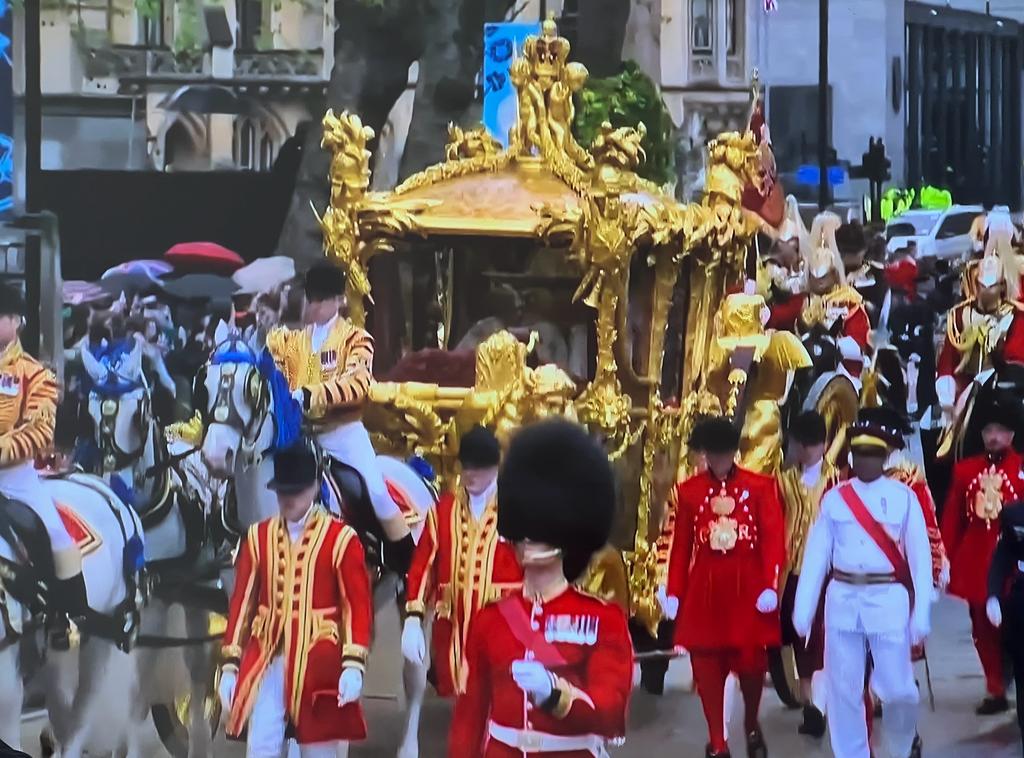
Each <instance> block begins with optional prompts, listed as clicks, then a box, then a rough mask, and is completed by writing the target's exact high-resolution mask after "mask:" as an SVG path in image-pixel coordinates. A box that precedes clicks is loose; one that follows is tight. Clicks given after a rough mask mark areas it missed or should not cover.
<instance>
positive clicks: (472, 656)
mask: <svg viewBox="0 0 1024 758" xmlns="http://www.w3.org/2000/svg"><path fill="white" fill-rule="evenodd" d="M505 603H508V604H510V606H511V610H514V611H515V612H519V613H521V614H522V618H523V622H524V623H525V624H526V626H527V627H533V632H532V633H533V634H535V635H537V636H538V637H539V638H540V639H541V640H543V641H544V642H545V643H546V645H548V646H550V648H553V649H554V651H555V653H556V654H557V655H558V657H559V658H560V659H561V660H560V661H558V662H557V663H552V662H549V661H547V660H544V657H545V656H544V654H543V653H542V652H541V651H540V650H538V649H536V646H535V645H533V644H527V643H529V642H530V641H529V640H527V641H525V642H524V640H523V639H522V637H523V636H524V635H523V633H522V632H519V633H516V632H514V631H513V629H512V627H511V626H510V625H509V621H508V620H507V618H506V611H503V609H502V606H503V605H504V604H505ZM508 612H511V611H508ZM531 622H532V623H531ZM528 652H529V655H528ZM534 654H536V660H538V661H540V662H541V663H543V664H544V665H545V667H546V668H547V669H548V671H550V672H551V673H552V674H553V675H554V677H555V688H554V690H555V691H554V693H553V697H552V700H551V702H550V703H546V704H545V706H546V707H539V706H533V705H532V704H531V703H530V702H529V700H528V698H527V696H526V694H525V693H524V692H523V691H522V690H521V689H519V686H518V685H517V684H516V683H515V681H514V680H513V679H512V663H513V662H514V661H518V660H522V659H524V658H528V657H531V656H532V655H534ZM466 662H467V673H468V677H467V681H466V691H465V693H464V694H463V695H460V696H459V698H458V700H457V701H456V703H455V714H454V716H453V718H452V727H451V733H450V735H449V740H448V755H449V756H451V758H480V757H481V756H483V757H484V758H523V757H524V756H541V753H533V752H530V751H523V750H517V749H514V748H511V747H509V746H508V745H505V744H502V743H500V742H497V741H496V740H494V739H493V738H490V737H489V729H488V726H489V722H492V721H493V722H494V723H495V724H497V725H498V726H502V727H507V728H509V729H514V730H524V731H525V730H529V731H534V732H540V733H542V734H548V735H558V736H583V735H597V736H598V737H602V738H605V739H608V740H613V739H618V738H621V737H623V736H625V732H626V713H627V709H628V706H629V693H630V690H632V688H633V644H632V642H631V641H630V638H629V629H628V627H627V625H626V614H625V613H624V612H623V610H622V609H621V608H619V606H617V605H614V604H612V603H606V602H604V601H603V600H599V599H597V598H596V597H593V596H592V595H587V594H586V593H584V592H581V591H580V590H578V589H576V588H575V587H569V588H567V589H566V590H565V591H564V592H562V594H560V595H558V596H557V597H555V598H553V599H551V600H549V601H547V602H544V603H542V604H539V605H538V606H536V607H535V606H534V604H533V603H532V602H530V601H529V600H527V599H526V598H525V597H523V595H522V593H517V594H515V595H512V596H510V597H509V598H507V599H506V600H503V601H502V602H500V603H492V604H491V605H489V606H487V607H486V608H484V609H483V610H482V611H480V613H479V614H477V616H476V618H474V619H473V626H472V629H470V632H469V641H468V644H467V647H466ZM556 755H557V756H559V758H593V753H591V752H590V751H589V750H576V751H563V752H558V753H551V752H547V753H543V756H556Z"/></svg>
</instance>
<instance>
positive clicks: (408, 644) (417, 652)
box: [402, 616, 427, 666]
mask: <svg viewBox="0 0 1024 758" xmlns="http://www.w3.org/2000/svg"><path fill="white" fill-rule="evenodd" d="M402 656H403V657H404V658H405V660H407V661H409V663H414V664H416V665H417V666H422V665H423V662H424V661H426V659H427V641H426V640H425V639H423V626H422V625H421V623H420V620H419V619H418V618H417V617H415V616H410V617H409V618H407V619H406V620H405V624H404V625H403V626H402Z"/></svg>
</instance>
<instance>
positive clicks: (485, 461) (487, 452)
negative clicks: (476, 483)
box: [459, 426, 501, 468]
mask: <svg viewBox="0 0 1024 758" xmlns="http://www.w3.org/2000/svg"><path fill="white" fill-rule="evenodd" d="M500 460H501V446H500V445H499V444H498V438H497V437H495V436H494V432H492V431H491V430H490V429H485V428H484V427H482V426H474V427H473V428H472V429H470V430H469V431H468V432H466V433H465V434H463V435H462V439H461V440H459V463H461V464H462V467H463V468H490V467H491V466H497V465H498V462H499V461H500Z"/></svg>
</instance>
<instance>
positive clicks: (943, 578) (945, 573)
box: [939, 558, 949, 592]
mask: <svg viewBox="0 0 1024 758" xmlns="http://www.w3.org/2000/svg"><path fill="white" fill-rule="evenodd" d="M948 586H949V558H943V559H942V568H940V569H939V589H940V590H942V591H943V592H945V591H946V587H948Z"/></svg>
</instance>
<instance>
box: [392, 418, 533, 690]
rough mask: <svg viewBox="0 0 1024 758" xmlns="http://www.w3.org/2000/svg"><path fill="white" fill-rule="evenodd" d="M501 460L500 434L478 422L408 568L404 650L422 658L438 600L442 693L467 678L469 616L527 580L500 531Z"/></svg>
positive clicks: (437, 668)
mask: <svg viewBox="0 0 1024 758" xmlns="http://www.w3.org/2000/svg"><path fill="white" fill-rule="evenodd" d="M500 459H501V450H500V447H499V445H498V439H497V437H495V436H494V433H493V432H491V431H490V430H489V429H484V428H483V427H480V426H477V427H474V428H473V429H471V430H469V431H468V432H467V433H466V434H464V435H463V436H462V439H461V440H460V441H459V463H460V464H461V466H462V472H461V476H460V478H459V485H458V488H457V490H456V491H455V492H446V493H445V494H444V495H442V496H441V500H440V501H439V502H438V504H437V508H436V510H431V511H430V513H429V514H428V516H427V525H426V529H425V530H424V532H423V535H422V536H421V537H420V541H419V542H418V543H416V550H415V552H414V553H413V558H412V566H411V567H410V568H409V576H408V579H407V585H406V607H405V610H406V613H407V614H408V615H407V617H406V620H405V627H404V629H403V631H402V653H403V654H404V656H405V657H406V659H407V660H409V661H411V662H413V663H416V664H422V663H423V662H424V660H425V658H426V641H425V639H424V636H423V617H424V615H425V614H426V612H427V610H428V606H433V608H432V610H433V611H434V614H435V615H434V626H433V631H432V633H431V642H432V647H433V650H432V653H433V655H432V670H433V674H434V678H433V682H434V686H435V688H436V689H437V692H438V694H440V695H442V696H444V697H449V696H452V695H454V694H456V692H458V690H459V687H460V686H461V684H462V681H461V671H462V651H463V650H464V649H465V647H466V640H467V637H468V635H469V626H470V622H471V621H472V620H473V618H474V617H475V616H476V614H477V613H478V612H479V611H480V609H481V608H483V607H484V606H485V605H487V604H488V603H490V602H491V601H493V600H498V599H500V598H502V597H505V596H506V595H509V594H511V593H512V592H516V591H518V590H519V589H520V588H521V587H522V585H523V570H522V568H521V567H520V565H519V562H518V560H516V555H515V551H514V550H513V549H512V545H511V544H510V543H508V542H506V541H505V540H503V539H501V537H500V536H499V535H498V504H497V491H498V463H499V461H500Z"/></svg>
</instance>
